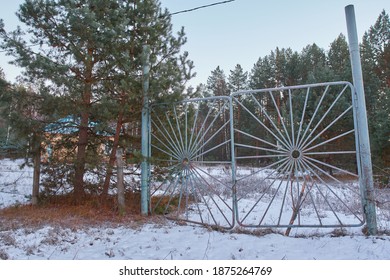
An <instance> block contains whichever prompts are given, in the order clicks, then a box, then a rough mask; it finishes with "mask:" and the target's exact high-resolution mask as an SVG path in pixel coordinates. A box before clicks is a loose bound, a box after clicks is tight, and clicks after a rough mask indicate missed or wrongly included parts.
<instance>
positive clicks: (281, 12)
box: [0, 0, 390, 85]
mask: <svg viewBox="0 0 390 280" xmlns="http://www.w3.org/2000/svg"><path fill="white" fill-rule="evenodd" d="M23 2H24V1H23V0H14V1H7V3H5V4H3V6H2V9H1V10H0V18H2V19H4V23H5V28H6V30H13V29H14V28H15V26H16V25H17V24H19V23H18V20H17V18H16V16H15V12H16V10H17V8H18V6H19V5H20V4H21V3H23ZM214 2H218V1H213V0H197V1H178V0H161V4H162V7H167V8H168V9H169V11H170V12H177V11H182V10H186V9H191V8H194V7H198V6H202V5H207V4H210V3H214ZM349 4H353V5H354V6H355V12H356V18H357V25H358V32H359V39H361V38H362V36H363V33H364V32H365V31H367V30H368V28H369V27H370V26H371V25H373V24H374V23H375V20H376V19H377V17H378V16H379V14H380V13H381V11H382V10H383V9H385V10H386V11H387V12H388V11H390V2H389V1H387V0H375V1H366V0H329V1H286V0H276V1H263V0H260V1H259V0H235V1H234V2H230V3H227V4H224V5H217V6H213V7H209V8H205V9H199V10H196V11H193V12H188V13H183V14H177V15H174V16H173V17H172V23H173V30H175V31H179V30H180V28H181V26H184V28H185V32H186V34H187V37H188V42H187V43H186V44H185V46H184V47H183V50H187V51H189V55H190V59H192V60H193V61H194V64H195V72H197V77H195V78H194V79H192V80H191V81H190V84H192V85H197V84H199V83H206V81H207V77H208V76H209V75H210V74H211V71H212V70H214V69H215V68H216V67H217V66H218V65H219V66H220V67H221V68H222V69H224V70H225V71H226V72H228V71H229V70H233V69H234V67H235V65H236V64H237V63H240V64H241V65H242V67H243V68H244V70H245V71H249V70H250V69H251V68H252V67H253V65H254V64H255V63H256V61H257V60H258V58H259V57H260V56H265V55H267V54H269V53H270V51H271V50H274V49H275V48H276V47H280V48H289V47H290V48H292V49H293V50H294V51H301V50H302V49H303V48H304V47H305V46H307V45H308V44H312V43H316V44H317V45H318V46H319V47H321V48H324V49H327V48H328V47H329V45H330V43H331V42H333V40H335V39H336V38H337V36H338V35H339V34H340V33H343V34H345V35H346V24H345V13H344V7H345V6H346V5H349ZM9 60H10V58H9V57H6V56H5V54H4V53H0V67H2V68H3V69H4V72H5V74H6V78H7V79H9V80H11V81H13V80H14V79H15V77H16V76H17V75H18V74H19V73H20V71H19V70H18V69H16V68H14V67H13V66H10V65H8V63H7V61H9Z"/></svg>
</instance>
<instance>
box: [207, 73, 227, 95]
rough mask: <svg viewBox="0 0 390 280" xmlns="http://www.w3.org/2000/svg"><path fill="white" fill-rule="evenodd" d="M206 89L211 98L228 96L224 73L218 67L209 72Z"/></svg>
mask: <svg viewBox="0 0 390 280" xmlns="http://www.w3.org/2000/svg"><path fill="white" fill-rule="evenodd" d="M206 87H207V91H208V92H209V94H210V95H212V96H223V95H229V89H228V85H227V82H226V76H225V73H224V71H223V70H222V69H221V68H220V67H219V66H218V67H217V68H215V70H213V71H211V76H209V77H208V78H207V85H206Z"/></svg>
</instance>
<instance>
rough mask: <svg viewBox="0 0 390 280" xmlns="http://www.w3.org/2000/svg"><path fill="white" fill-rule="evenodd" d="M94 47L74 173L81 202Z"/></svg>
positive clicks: (76, 195) (88, 63)
mask: <svg viewBox="0 0 390 280" xmlns="http://www.w3.org/2000/svg"><path fill="white" fill-rule="evenodd" d="M92 68H93V61H92V49H88V57H87V61H86V69H85V81H84V83H85V86H84V92H83V96H82V97H83V98H82V104H81V107H82V109H83V110H82V112H81V119H80V128H79V135H78V142H77V156H76V163H75V175H74V202H75V203H79V202H81V201H82V199H83V198H84V195H85V193H84V174H85V164H86V156H87V145H88V122H89V115H90V112H89V111H90V106H91V98H92Z"/></svg>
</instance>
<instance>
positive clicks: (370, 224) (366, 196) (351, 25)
mask: <svg viewBox="0 0 390 280" xmlns="http://www.w3.org/2000/svg"><path fill="white" fill-rule="evenodd" d="M345 15H346V21H347V29H348V41H349V52H350V57H351V67H352V76H353V84H354V87H355V92H356V99H357V122H358V127H357V129H358V131H357V134H358V143H359V145H358V147H357V149H358V154H357V156H358V157H359V159H360V160H359V161H360V164H358V168H359V175H360V176H359V184H360V188H361V192H362V199H363V207H364V214H365V216H366V222H367V229H368V234H369V235H375V234H376V233H377V221H376V210H375V200H374V198H375V197H374V181H373V172H372V163H371V149H370V139H369V133H368V122H367V111H366V102H365V94H364V86H363V74H362V66H361V61H360V51H359V41H358V35H357V28H356V19H355V10H354V6H353V5H348V6H346V7H345ZM358 163H359V162H358Z"/></svg>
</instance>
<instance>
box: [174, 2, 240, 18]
mask: <svg viewBox="0 0 390 280" xmlns="http://www.w3.org/2000/svg"><path fill="white" fill-rule="evenodd" d="M234 1H236V0H227V1H220V2H216V3H212V4H208V5H203V6H199V7H196V8H192V9H188V10H183V11H179V12H174V13H171V14H170V15H171V16H174V15H177V14H183V13H188V12H193V11H196V10H199V9H204V8H208V7H212V6H216V5H222V4H227V3H230V2H234Z"/></svg>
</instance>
